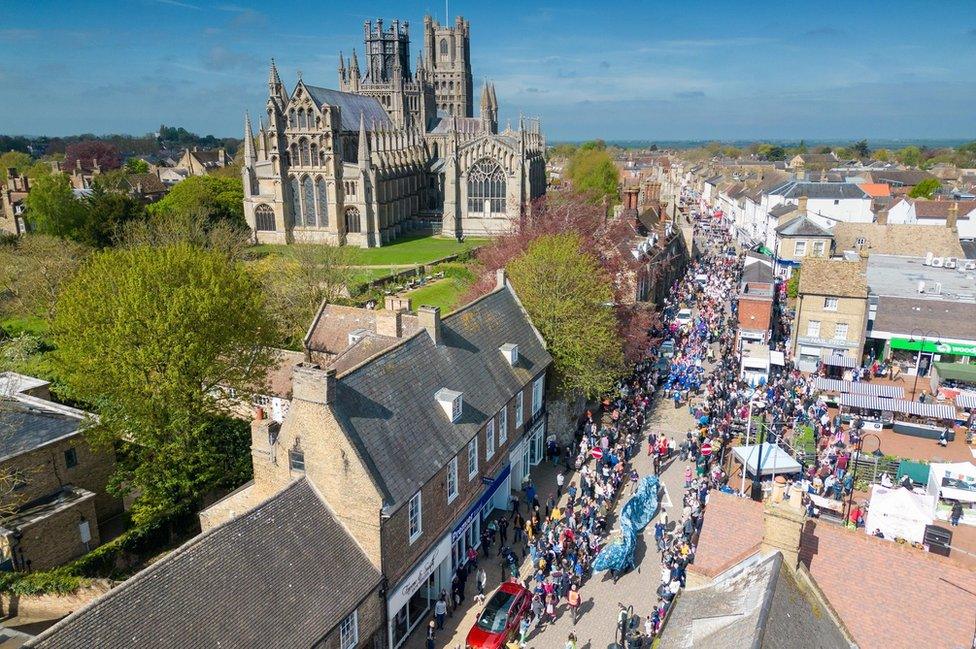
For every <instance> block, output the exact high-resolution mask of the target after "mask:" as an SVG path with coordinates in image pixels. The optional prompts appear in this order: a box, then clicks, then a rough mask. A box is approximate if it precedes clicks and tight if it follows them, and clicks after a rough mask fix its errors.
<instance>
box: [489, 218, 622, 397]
mask: <svg viewBox="0 0 976 649" xmlns="http://www.w3.org/2000/svg"><path fill="white" fill-rule="evenodd" d="M508 271H509V274H510V276H511V280H512V285H513V286H514V287H515V289H516V291H518V295H519V299H520V300H521V301H522V304H523V305H524V306H525V309H526V311H527V312H528V314H529V316H530V317H531V318H532V322H533V323H534V324H535V326H536V327H538V329H539V333H541V334H542V337H543V338H544V339H545V340H546V345H547V347H548V349H549V353H550V354H552V357H553V367H554V372H555V382H554V383H555V387H556V389H557V390H558V391H560V392H561V393H563V394H565V395H576V394H583V395H585V396H587V397H590V398H595V397H598V396H599V395H601V394H603V393H604V392H606V391H607V390H609V389H610V388H611V387H612V386H613V382H614V381H615V380H616V379H617V377H618V376H619V375H620V373H621V372H622V370H623V366H624V361H623V351H622V349H621V344H620V338H619V336H618V332H617V320H616V318H615V316H614V312H613V307H612V300H613V291H612V289H611V286H610V278H609V277H608V276H607V275H606V273H605V272H604V271H603V269H602V268H601V267H600V264H599V262H598V261H597V259H596V258H595V257H594V256H593V255H591V254H589V253H587V252H584V251H583V250H582V239H581V238H580V236H579V235H578V234H575V233H571V232H569V233H565V234H555V235H546V236H543V237H540V238H539V239H537V240H536V241H534V242H533V243H532V244H531V245H530V246H529V248H528V250H526V251H525V253H524V254H522V255H521V256H520V257H518V258H517V259H515V260H514V261H513V262H512V263H511V264H510V265H509V267H508Z"/></svg>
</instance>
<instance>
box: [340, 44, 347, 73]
mask: <svg viewBox="0 0 976 649" xmlns="http://www.w3.org/2000/svg"><path fill="white" fill-rule="evenodd" d="M339 76H340V77H344V76H346V62H345V60H344V59H343V58H342V50H339Z"/></svg>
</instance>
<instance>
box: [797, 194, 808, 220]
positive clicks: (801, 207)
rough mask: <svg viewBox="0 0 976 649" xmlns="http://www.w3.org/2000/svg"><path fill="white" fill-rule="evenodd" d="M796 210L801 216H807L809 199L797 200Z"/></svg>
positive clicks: (803, 197) (801, 198)
mask: <svg viewBox="0 0 976 649" xmlns="http://www.w3.org/2000/svg"><path fill="white" fill-rule="evenodd" d="M796 209H797V210H798V211H799V212H800V215H801V216H806V213H807V197H806V196H801V197H800V198H799V199H797V205H796Z"/></svg>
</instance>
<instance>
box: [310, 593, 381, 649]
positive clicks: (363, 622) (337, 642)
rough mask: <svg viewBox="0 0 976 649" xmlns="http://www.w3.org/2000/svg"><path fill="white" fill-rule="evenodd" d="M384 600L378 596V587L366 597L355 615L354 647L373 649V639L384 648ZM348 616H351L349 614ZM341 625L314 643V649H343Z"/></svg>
mask: <svg viewBox="0 0 976 649" xmlns="http://www.w3.org/2000/svg"><path fill="white" fill-rule="evenodd" d="M385 603H386V602H385V600H384V598H383V596H382V595H381V594H380V589H379V587H377V588H375V589H373V591H372V592H371V593H370V594H369V595H367V596H366V599H364V600H363V601H362V602H360V603H359V606H357V607H356V613H357V618H358V623H359V644H357V645H356V646H357V647H359V648H361V649H367V648H368V649H373V647H375V646H377V645H374V643H373V637H374V636H377V637H379V638H380V639H381V642H382V644H380V645H378V646H381V647H385V646H386V629H385V628H384V627H383V609H384V607H385ZM350 614H352V613H351V612H350ZM340 627H341V623H340V624H339V625H337V626H336V627H335V628H334V629H332V630H331V631H330V632H329V634H328V635H327V636H326V637H325V638H323V639H322V640H321V641H320V642H318V643H316V645H315V649H343V647H342V643H341V640H342V637H341V633H340Z"/></svg>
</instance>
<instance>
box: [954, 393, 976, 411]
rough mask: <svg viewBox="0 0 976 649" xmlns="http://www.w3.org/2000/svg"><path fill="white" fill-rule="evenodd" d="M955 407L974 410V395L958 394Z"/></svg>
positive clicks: (975, 399) (975, 402)
mask: <svg viewBox="0 0 976 649" xmlns="http://www.w3.org/2000/svg"><path fill="white" fill-rule="evenodd" d="M956 405H957V406H959V407H960V408H976V395H973V394H960V395H959V396H958V397H956Z"/></svg>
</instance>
